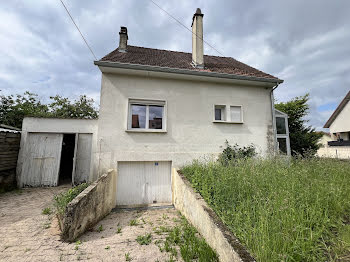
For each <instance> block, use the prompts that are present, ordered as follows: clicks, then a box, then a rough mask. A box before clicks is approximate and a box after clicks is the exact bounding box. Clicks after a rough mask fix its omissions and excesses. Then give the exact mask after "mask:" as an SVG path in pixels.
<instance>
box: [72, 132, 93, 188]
mask: <svg viewBox="0 0 350 262" xmlns="http://www.w3.org/2000/svg"><path fill="white" fill-rule="evenodd" d="M77 136H78V137H77V143H76V149H75V150H76V151H75V169H74V173H73V183H74V184H80V183H83V182H87V181H88V180H89V176H90V165H91V147H92V134H77Z"/></svg>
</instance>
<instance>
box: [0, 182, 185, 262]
mask: <svg viewBox="0 0 350 262" xmlns="http://www.w3.org/2000/svg"><path fill="white" fill-rule="evenodd" d="M65 189H66V188H63V187H56V188H34V189H24V190H21V191H19V192H10V193H5V194H1V195H0V236H1V241H0V261H16V262H18V261H127V259H128V258H130V259H132V260H129V261H167V260H168V259H169V254H168V253H166V252H160V250H159V248H158V246H157V245H156V243H157V240H160V239H164V238H165V235H163V234H159V233H158V234H157V232H156V231H157V229H159V228H162V227H172V226H174V225H175V224H177V223H178V222H177V221H178V218H179V214H178V213H177V211H175V210H174V209H158V210H157V209H153V210H144V211H122V212H113V213H111V214H110V215H108V216H107V217H106V218H105V219H103V220H102V221H101V222H100V223H99V224H98V225H96V226H95V228H94V229H93V230H92V231H90V232H87V233H86V234H84V235H83V236H82V237H81V238H79V241H78V242H77V243H64V242H62V241H61V240H60V237H59V231H58V227H57V221H56V219H55V218H54V217H53V216H48V215H43V214H42V210H43V208H45V207H48V206H51V204H52V198H53V196H54V195H55V194H57V193H59V192H61V191H62V190H65ZM148 233H151V236H152V241H151V243H150V244H148V245H140V244H139V243H138V242H137V241H136V238H137V237H138V236H144V235H146V234H148Z"/></svg>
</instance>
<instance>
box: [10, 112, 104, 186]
mask: <svg viewBox="0 0 350 262" xmlns="http://www.w3.org/2000/svg"><path fill="white" fill-rule="evenodd" d="M29 133H54V134H68V133H75V134H76V133H79V134H92V149H91V152H92V153H91V165H92V168H90V174H89V181H93V180H96V179H97V176H98V175H97V164H98V163H97V159H98V152H97V148H98V147H97V120H88V119H59V118H35V117H26V118H24V120H23V125H22V137H21V144H20V148H21V149H20V152H19V156H18V161H17V181H18V185H19V186H22V183H21V176H22V175H25V174H22V167H23V162H24V158H25V157H26V156H25V154H26V153H25V152H26V151H25V150H26V146H27V144H28V139H27V138H28V134H29Z"/></svg>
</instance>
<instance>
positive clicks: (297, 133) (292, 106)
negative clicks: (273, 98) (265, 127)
mask: <svg viewBox="0 0 350 262" xmlns="http://www.w3.org/2000/svg"><path fill="white" fill-rule="evenodd" d="M308 101H309V94H306V95H304V96H300V97H295V98H293V99H292V100H290V101H288V102H285V103H284V102H281V103H278V104H275V108H276V109H278V110H280V111H282V112H284V113H286V114H288V127H289V137H290V147H291V151H292V154H293V155H302V156H306V155H307V154H308V155H309V154H312V155H314V154H315V153H316V151H317V149H318V148H319V144H318V140H319V139H320V138H321V137H322V134H320V133H318V132H316V131H315V129H314V128H313V127H311V126H308V125H307V122H308V120H306V119H305V116H307V115H308V113H309V109H310V107H309V105H308Z"/></svg>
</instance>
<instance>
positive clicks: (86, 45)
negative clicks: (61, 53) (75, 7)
mask: <svg viewBox="0 0 350 262" xmlns="http://www.w3.org/2000/svg"><path fill="white" fill-rule="evenodd" d="M60 1H61V3H62V5H63V7H64V9H66V11H67V14H68V15H69V17H70V19H72V22H73V24H74V25H75V27H76V28H77V30H78V31H79V33H80V35H81V37H82V38H83V40H84V42H85V44H86V46H87V47H88V48H89V50H90V52H91V54H92V55H93V56H94V58H95V60H97V58H96V56H95V54H94V52H93V51H92V49H91V47H90V46H89V44H88V43H87V41H86V39H85V37H84V36H83V34H82V33H81V31H80V29H79V27H78V26H77V24H76V23H75V22H74V19H73V17H72V16H71V14H70V13H69V11H68V8H67V7H66V5H65V4H64V3H63V1H62V0H60Z"/></svg>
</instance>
